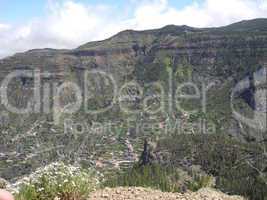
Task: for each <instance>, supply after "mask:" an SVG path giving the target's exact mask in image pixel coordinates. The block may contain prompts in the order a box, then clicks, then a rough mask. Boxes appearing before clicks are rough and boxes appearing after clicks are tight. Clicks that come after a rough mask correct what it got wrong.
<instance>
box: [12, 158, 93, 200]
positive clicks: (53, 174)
mask: <svg viewBox="0 0 267 200" xmlns="http://www.w3.org/2000/svg"><path fill="white" fill-rule="evenodd" d="M97 186H98V181H97V178H96V175H95V173H93V172H91V171H89V170H87V171H85V170H82V169H80V168H74V167H72V166H66V165H64V164H62V163H60V164H56V165H55V164H53V165H52V166H48V167H46V168H45V169H44V170H41V171H38V172H37V173H36V174H35V175H34V176H33V177H31V178H30V180H28V181H26V182H24V183H23V184H22V185H21V186H20V189H19V192H18V193H17V194H16V200H55V199H59V200H85V199H87V198H88V196H89V193H90V192H92V191H94V190H95V189H96V188H97Z"/></svg>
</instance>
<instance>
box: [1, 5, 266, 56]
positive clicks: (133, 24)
mask: <svg viewBox="0 0 267 200" xmlns="http://www.w3.org/2000/svg"><path fill="white" fill-rule="evenodd" d="M254 18H267V0H102V1H100V0H0V47H1V48H0V58H2V57H5V56H9V55H12V54H14V53H16V52H22V51H26V50H29V49H34V48H68V49H69V48H76V47H78V46H79V45H82V44H84V43H86V42H89V41H95V40H102V39H106V38H108V37H110V36H112V35H114V34H116V33H118V32H119V31H122V30H125V29H134V30H145V29H153V28H160V27H163V26H166V25H169V24H175V25H189V26H193V27H214V26H224V25H228V24H231V23H234V22H238V21H241V20H248V19H254Z"/></svg>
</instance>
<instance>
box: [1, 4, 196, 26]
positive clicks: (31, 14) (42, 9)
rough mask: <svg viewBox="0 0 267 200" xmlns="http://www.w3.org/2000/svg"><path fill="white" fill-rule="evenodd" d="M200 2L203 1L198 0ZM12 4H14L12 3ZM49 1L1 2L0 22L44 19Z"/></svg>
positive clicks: (119, 5) (177, 6)
mask: <svg viewBox="0 0 267 200" xmlns="http://www.w3.org/2000/svg"><path fill="white" fill-rule="evenodd" d="M198 1H199V2H200V1H201V0H198ZM11 2H12V3H11ZM47 2H48V1H47V0H26V1H25V0H24V1H23V0H0V11H1V12H0V22H2V23H3V22H5V23H21V22H23V21H25V20H26V21H27V20H31V19H32V18H38V17H43V16H44V15H46V14H47V13H46V7H47ZM76 2H80V3H83V4H99V3H101V4H107V5H113V6H114V2H116V3H115V5H116V6H117V7H125V6H127V4H128V2H127V0H102V1H99V0H77V1H76ZM190 3H192V0H170V1H169V4H170V5H171V6H173V7H175V8H176V9H181V8H183V7H185V6H186V5H190Z"/></svg>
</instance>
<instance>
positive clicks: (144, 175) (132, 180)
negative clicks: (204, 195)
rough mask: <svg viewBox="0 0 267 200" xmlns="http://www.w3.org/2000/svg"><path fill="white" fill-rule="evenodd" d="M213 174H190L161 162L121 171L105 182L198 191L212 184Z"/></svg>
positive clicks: (106, 183) (125, 185) (163, 189)
mask: <svg viewBox="0 0 267 200" xmlns="http://www.w3.org/2000/svg"><path fill="white" fill-rule="evenodd" d="M212 180H213V178H212V177H211V176H208V175H205V174H200V173H198V174H197V173H195V174H194V176H192V177H191V176H190V175H189V174H188V173H186V172H184V171H183V170H181V169H179V168H175V167H166V166H162V165H159V164H151V165H146V166H139V165H138V164H136V165H135V166H134V167H133V168H132V169H130V170H126V171H125V172H119V173H118V174H117V175H116V176H115V177H113V178H108V179H107V181H106V182H105V183H104V186H107V187H117V186H123V187H133V186H134V187H149V188H154V189H159V190H161V191H163V192H184V191H185V190H188V189H189V190H192V191H197V190H198V189H200V188H203V187H209V186H212Z"/></svg>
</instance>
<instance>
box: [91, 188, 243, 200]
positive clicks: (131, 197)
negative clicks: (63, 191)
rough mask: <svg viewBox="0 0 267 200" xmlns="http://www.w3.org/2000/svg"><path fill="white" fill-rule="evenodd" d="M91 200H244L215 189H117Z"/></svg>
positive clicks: (105, 190) (99, 194) (95, 194)
mask: <svg viewBox="0 0 267 200" xmlns="http://www.w3.org/2000/svg"><path fill="white" fill-rule="evenodd" d="M89 200H244V199H243V198H241V197H237V196H232V197H231V196H228V195H225V194H223V193H221V192H218V191H215V190H213V189H201V190H199V191H198V192H196V193H186V194H179V193H163V192H160V191H157V190H152V189H146V188H115V189H109V188H106V189H104V190H100V191H97V192H95V193H93V194H92V195H91V197H90V198H89Z"/></svg>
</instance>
